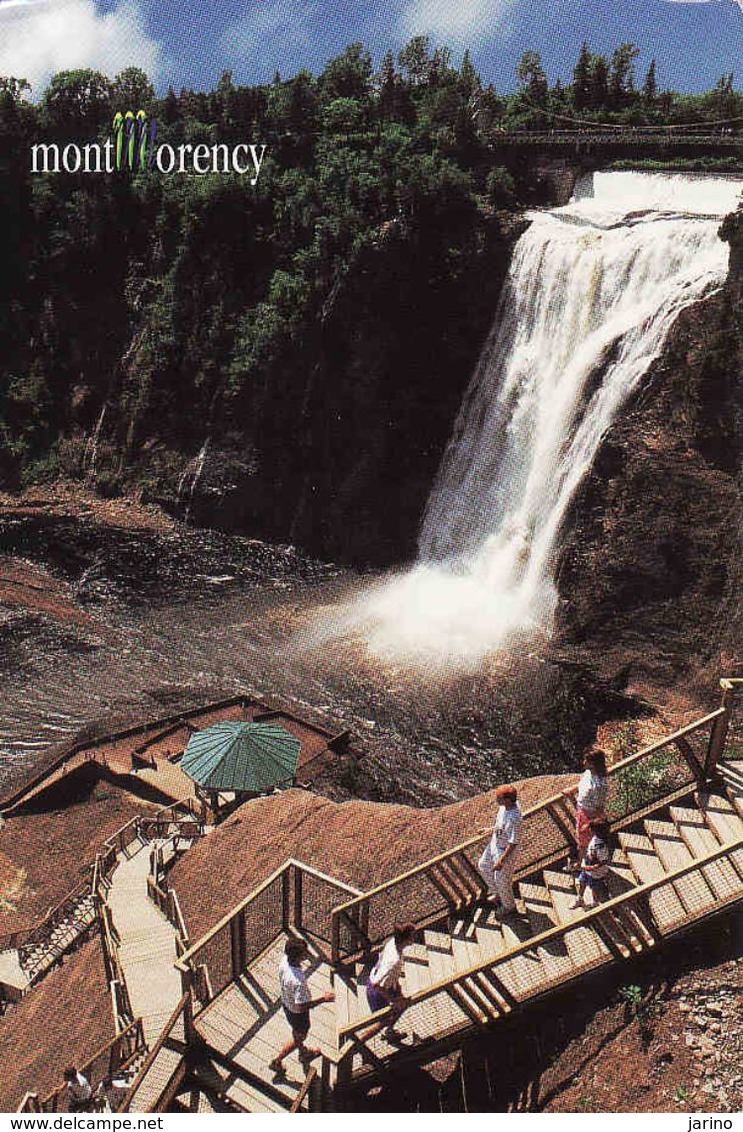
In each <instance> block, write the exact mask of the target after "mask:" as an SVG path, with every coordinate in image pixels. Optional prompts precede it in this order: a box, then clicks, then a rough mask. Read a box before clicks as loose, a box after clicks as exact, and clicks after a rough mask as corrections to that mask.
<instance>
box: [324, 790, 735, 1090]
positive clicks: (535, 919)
mask: <svg viewBox="0 0 743 1132" xmlns="http://www.w3.org/2000/svg"><path fill="white" fill-rule="evenodd" d="M619 841H620V846H621V848H620V849H618V850H617V851H615V854H614V857H613V860H612V865H611V877H610V881H609V889H610V899H609V900H608V901H606V902H605V903H604V904H603V905H601V904H597V905H595V906H594V907H592V908H591V907H588V908H587V909H585V910H584V909H582V908H580V907H577V908H576V907H575V901H576V887H575V881H574V879H573V877H572V876H571V875H570V874H569V873H568V872H566V871H561V870H559V869H558V868H556V867H549V868H545V869H542V870H541V871H539V872H538V873H535V874H534V875H531V876H528V877H524V878H522V879H521V880H520V881H518V883H517V884H516V886H515V891H516V894H517V913H516V914H515V915H514V916H512V917H507V918H503V917H502V916H500V915H498V914H497V913H496V912H494V911H493V910H492V908H491V907H490V906H489V904H487V903H482V902H481V901H476V900H470V903H469V904H468V905H465V904H464V903H463V902H464V900H465V898H466V892H467V890H466V889H465V887H464V885H463V886H462V888H461V889H460V890H459V892H458V893H457V897H458V899H457V912H456V913H455V914H453V915H452V916H451V917H450V918H449V921H448V923H446V924H439V925H438V926H437V927H436V928H426V929H425V930H424V931H423V933H422V942H420V943H417V944H416V945H414V946H413V947H411V948H408V949H407V950H406V953H405V989H406V994H407V995H408V997H409V998H410V1006H409V1007H408V1009H407V1010H406V1012H405V1014H404V1015H403V1018H402V1020H401V1022H400V1024H399V1028H401V1029H403V1030H404V1031H407V1033H408V1034H409V1035H410V1044H409V1045H408V1046H403V1047H402V1048H401V1047H400V1046H399V1045H397V1044H392V1043H391V1042H389V1041H388V1040H387V1039H386V1038H385V1036H384V1028H385V1026H386V1022H387V1019H386V1018H385V1016H384V1014H383V1013H382V1014H380V1015H377V1016H372V1015H371V1013H370V1011H369V1008H368V1005H367V1003H366V994H365V987H364V983H365V981H366V971H367V970H368V964H366V965H364V964H363V963H362V962H356V963H354V964H353V965H352V966H351V968H350V969H346V970H345V971H344V972H343V974H339V973H334V975H333V985H334V987H335V989H336V993H337V999H336V1004H335V1005H336V1016H337V1025H338V1035H339V1048H340V1049H341V1050H343V1048H344V1045H345V1043H350V1051H352V1054H353V1056H354V1057H355V1058H356V1061H357V1062H358V1064H357V1066H356V1070H355V1073H357V1074H358V1073H361V1075H362V1076H363V1075H369V1074H371V1075H375V1074H376V1075H378V1074H379V1073H380V1072H383V1071H385V1070H388V1069H390V1068H392V1067H393V1066H394V1064H395V1063H396V1062H401V1063H402V1062H405V1061H410V1060H412V1059H415V1060H422V1059H424V1058H425V1057H426V1056H428V1057H431V1056H433V1055H434V1054H435V1051H436V1050H439V1049H441V1048H442V1045H443V1044H444V1042H445V1039H446V1038H447V1037H449V1036H451V1037H454V1036H456V1035H457V1034H459V1037H460V1038H461V1035H462V1033H463V1032H464V1031H465V1030H467V1029H472V1028H483V1027H486V1026H489V1025H491V1024H492V1023H494V1022H497V1020H498V1019H499V1018H502V1017H504V1016H506V1015H508V1014H510V1013H511V1012H512V1011H513V1010H514V1009H516V1008H517V1007H518V1006H520V1005H522V1004H524V1003H526V1002H527V1001H529V1000H534V999H536V998H538V997H541V996H542V995H544V994H546V993H548V992H549V991H550V990H552V989H554V988H556V987H558V986H563V985H565V984H566V983H569V982H571V981H573V980H575V979H578V978H579V977H581V976H583V975H585V974H586V973H588V972H589V971H591V970H594V969H596V968H598V967H601V966H604V965H608V964H610V963H614V962H617V961H624V960H629V959H632V958H633V957H635V956H637V955H640V954H642V953H643V952H645V951H647V950H648V949H650V948H653V947H655V946H656V945H657V944H658V942H659V941H660V940H661V939H662V938H663V937H664V936H666V935H670V934H672V933H675V932H677V931H680V930H683V929H684V928H685V927H686V926H689V925H690V924H692V923H695V922H698V921H699V920H701V919H703V918H706V917H708V916H709V915H712V914H714V913H716V912H718V911H719V910H721V909H722V908H723V907H726V906H729V905H731V904H732V903H735V902H738V901H741V900H743V787H741V789H740V790H739V791H736V790H733V789H731V788H730V787H726V788H724V789H723V790H720V791H718V792H715V793H711V794H709V795H700V794H699V793H690V795H689V796H688V797H687V798H686V799H684V800H683V804H677V805H676V804H674V805H670V806H668V807H663V808H661V809H660V810H659V811H658V813H657V816H656V815H654V816H652V817H651V816H648V817H647V818H643V819H642V820H640V821H638V822H637V823H635V824H633V825H632V826H631V827H630V828H628V829H627V830H625V831H622V832H620V834H619ZM673 877H676V879H673V880H671V879H670V878H673ZM648 886H651V887H650V889H649V890H648ZM589 894H590V890H589V893H587V896H588V895H589ZM633 895H634V896H635V897H636V898H634V899H633ZM350 1056H351V1054H350V1053H349V1057H350Z"/></svg>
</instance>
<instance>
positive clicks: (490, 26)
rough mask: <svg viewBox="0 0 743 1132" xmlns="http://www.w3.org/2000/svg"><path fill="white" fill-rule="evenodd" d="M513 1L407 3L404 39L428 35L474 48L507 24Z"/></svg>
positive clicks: (418, 0)
mask: <svg viewBox="0 0 743 1132" xmlns="http://www.w3.org/2000/svg"><path fill="white" fill-rule="evenodd" d="M514 3H515V0H410V3H408V5H407V7H406V9H405V11H404V12H403V15H402V21H401V30H402V32H403V33H404V34H405V35H406V36H413V35H431V36H433V37H434V38H435V39H445V40H446V41H447V42H449V43H458V44H460V45H462V46H465V47H466V46H471V47H474V46H476V43H477V40H478V39H489V38H490V36H491V35H492V33H493V32H494V31H496V30H498V31H502V30H504V28H505V27H507V25H508V16H509V14H510V10H511V8H512V7H513V6H514Z"/></svg>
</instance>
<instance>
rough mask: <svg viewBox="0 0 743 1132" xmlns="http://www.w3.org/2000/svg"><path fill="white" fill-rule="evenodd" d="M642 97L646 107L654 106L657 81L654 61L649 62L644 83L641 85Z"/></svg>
mask: <svg viewBox="0 0 743 1132" xmlns="http://www.w3.org/2000/svg"><path fill="white" fill-rule="evenodd" d="M642 97H643V101H644V102H645V105H646V106H651V107H652V106H655V103H656V102H657V100H658V81H657V79H656V74H655V59H651V60H650V66H649V67H648V73H647V75H646V76H645V82H644V83H643V84H642Z"/></svg>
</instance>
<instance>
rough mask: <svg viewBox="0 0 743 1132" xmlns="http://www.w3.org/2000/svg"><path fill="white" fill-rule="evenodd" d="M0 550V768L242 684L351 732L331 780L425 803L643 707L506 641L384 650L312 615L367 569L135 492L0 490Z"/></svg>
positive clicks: (543, 767) (358, 583) (574, 666)
mask: <svg viewBox="0 0 743 1132" xmlns="http://www.w3.org/2000/svg"><path fill="white" fill-rule="evenodd" d="M0 554H2V555H3V556H4V557H3V561H4V563H5V565H4V567H3V570H2V571H0V574H3V573H4V576H5V583H4V584H3V582H2V579H0V606H1V607H2V610H3V624H2V626H1V627H0V633H2V637H3V644H4V649H3V652H2V657H1V658H0V674H1V678H2V685H3V694H4V710H3V717H2V721H0V761H1V764H2V770H1V771H0V773H2V774H3V776H4V777H5V779H6V780H7V779H8V778H9V777H11V776H12V774H13V768H14V767H16V766H18V765H19V763H22V764H23V765H29V764H30V763H32V762H33V761H34V760H35V759H38V758H39V757H40V755H41V753H42V752H43V751H44V750H45V749H46V748H48V746H49V744H50V743H54V742H59V741H62V740H64V739H65V738H69V737H70V736H71V735H72V734H73V733H74V732H75V731H76V730H78V729H79V728H80V727H82V726H86V725H89V724H90V723H91V722H92V721H94V720H100V719H101V718H105V717H106V716H110V715H111V714H112V713H113V714H114V715H115V716H116V717H117V719H126V718H130V717H132V716H137V717H141V716H142V715H145V716H146V715H150V716H152V715H158V714H162V708H163V706H164V705H166V706H167V707H168V708H170V707H175V706H177V705H178V704H180V703H186V702H193V700H194V699H198V698H208V697H210V696H213V695H215V694H221V693H232V692H237V691H248V692H254V693H258V694H271V695H278V696H280V697H282V698H284V699H285V700H286V701H287V702H288V703H290V704H292V705H294V706H295V707H296V708H297V709H299V710H300V711H302V710H315V711H319V712H320V713H321V714H323V715H324V716H325V717H327V718H329V719H331V720H332V721H333V722H335V723H337V724H338V725H339V726H341V727H348V728H350V729H351V731H352V732H353V734H354V737H355V741H356V743H357V744H358V745H359V746H360V747H361V748H362V750H363V751H364V753H365V758H364V759H363V760H362V761H361V763H360V764H359V766H358V768H357V769H356V770H355V771H354V773H353V774H352V775H351V776H350V777H349V774H348V771H347V768H346V770H345V771H344V772H343V776H342V777H341V778H340V779H337V780H334V781H328V782H327V783H324V788H325V789H326V790H327V791H328V792H329V793H332V794H334V796H339V797H344V796H345V797H348V796H361V797H367V798H373V799H377V800H383V801H389V800H395V801H406V802H409V803H412V804H414V805H430V804H435V803H438V802H446V801H452V800H454V799H457V798H462V797H466V796H468V795H470V794H473V793H477V792H479V791H482V790H487V789H489V788H491V787H492V785H493V784H494V782H497V781H499V780H502V779H503V778H512V777H513V778H523V777H527V776H529V775H532V774H538V773H542V772H563V771H566V770H571V769H573V768H574V767H575V766H577V765H578V763H579V758H580V754H581V752H582V750H583V749H584V747H585V746H586V745H587V744H588V743H590V742H591V741H592V740H593V739H594V738H595V736H596V733H597V729H598V728H599V727H605V726H606V724H607V721H613V720H617V719H624V720H626V719H628V718H629V719H635V720H638V719H639V720H642V719H644V718H647V719H651V718H652V715H653V712H652V709H651V707H650V706H649V705H648V704H646V703H643V701H642V699H641V698H639V697H635V696H627V695H625V694H624V692H623V691H622V689H621V687H620V686H619V685H617V684H612V683H611V682H603V683H602V682H599V681H595V680H594V679H593V678H592V677H591V674H590V671H588V670H587V669H586V668H585V667H583V666H581V665H580V664H579V663H576V662H575V660H574V659H570V660H565V661H563V660H562V659H560V658H559V657H558V658H557V659H554V660H552V659H550V658H549V657H548V656H540V655H537V654H536V653H529V652H523V653H521V654H519V655H511V656H507V657H506V656H497V657H493V658H491V659H490V660H489V661H488V663H486V664H483V665H482V666H481V668H480V670H478V671H477V672H474V673H466V674H463V673H460V674H449V675H443V676H442V675H441V674H437V675H436V676H434V675H432V674H430V673H429V674H427V673H425V672H424V673H421V672H420V671H415V670H407V669H404V668H401V667H400V666H394V665H391V664H388V663H383V662H382V661H380V660H378V659H376V658H374V657H372V656H371V655H370V654H369V653H368V652H367V651H366V650H365V648H364V645H363V641H360V640H359V639H357V638H353V637H343V636H342V635H338V634H335V635H333V634H331V635H329V636H327V637H325V638H324V637H323V632H322V631H319V630H318V627H320V628H321V629H322V627H323V626H327V625H328V624H332V623H333V619H334V618H336V617H337V616H338V610H339V609H342V608H343V607H344V604H345V603H347V602H348V600H349V599H351V598H353V597H355V596H356V595H358V594H359V592H362V591H363V590H364V588H365V587H366V586H368V585H369V584H371V583H372V582H373V581H374V580H375V579H376V576H375V575H360V574H358V573H356V572H353V571H350V570H348V569H342V568H339V567H337V566H333V565H332V564H324V563H320V562H318V561H316V560H314V559H312V558H310V557H309V556H307V555H304V554H302V553H301V552H299V551H298V550H297V549H296V548H294V547H289V546H278V547H277V546H270V545H268V544H265V543H262V542H258V541H256V540H250V539H244V538H239V537H232V536H228V535H225V534H221V533H217V532H213V531H208V530H194V529H192V528H190V527H186V526H184V525H183V524H180V523H176V522H174V521H173V520H172V519H170V518H168V517H167V516H166V515H164V514H163V513H162V512H160V511H159V510H158V509H157V508H154V507H142V506H141V505H139V504H137V502H136V501H135V500H116V501H105V500H100V499H98V498H96V497H95V496H94V495H92V494H90V493H88V492H86V491H84V490H82V489H80V488H79V487H64V486H58V487H57V488H56V489H54V490H48V491H44V492H41V491H35V492H34V493H33V494H26V495H25V496H22V497H5V499H4V500H2V501H1V502H0ZM22 576H23V577H25V579H26V582H27V583H28V584H27V586H26V588H25V589H24V588H23V587H22V586H18V585H17V584H16V582H17V580H18V579H19V578H20V577H22ZM42 593H43V595H44V600H43V603H41V604H40V597H41V595H42ZM24 594H25V598H24ZM686 708H687V709H689V708H690V705H688V704H687V705H686Z"/></svg>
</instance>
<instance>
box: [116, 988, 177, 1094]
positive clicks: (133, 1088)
mask: <svg viewBox="0 0 743 1132" xmlns="http://www.w3.org/2000/svg"><path fill="white" fill-rule="evenodd" d="M190 1001H191V996H190V994H188V993H184V994H183V995H181V998H180V1000H179V1002H178V1005H177V1006H176V1007H175V1009H174V1010H173V1012H172V1014H171V1015H170V1017H169V1018H168V1020H167V1022H166V1023H165V1026H164V1027H163V1029H162V1031H161V1032H160V1036H159V1037H158V1039H157V1041H156V1042H155V1044H154V1046H153V1047H152V1049H151V1050H150V1051H149V1053H148V1054H147V1057H146V1058H145V1060H144V1062H143V1063H142V1065H141V1066H140V1068H139V1072H138V1073H137V1075H136V1077H135V1078H134V1080H133V1081H132V1083H131V1085H130V1086H129V1088H128V1089H127V1092H126V1096H125V1097H124V1099H123V1100H122V1102H121V1104H120V1105H119V1107H118V1110H117V1111H118V1112H127V1111H129V1106H130V1105H131V1103H132V1101H133V1099H134V1097H135V1096H136V1094H137V1091H138V1090H139V1089H140V1088H141V1086H142V1083H143V1082H144V1080H145V1078H146V1077H147V1074H148V1073H149V1072H150V1069H152V1066H153V1065H154V1063H155V1061H156V1060H157V1057H158V1055H159V1054H160V1051H161V1050H162V1048H163V1046H164V1045H165V1043H166V1041H167V1040H168V1039H169V1038H170V1036H171V1034H172V1032H173V1030H174V1029H175V1026H176V1024H177V1022H178V1019H179V1018H181V1016H182V1017H183V1025H184V1036H185V1032H186V1031H187V1029H188V1010H189V1006H190ZM184 1045H185V1040H184ZM168 1084H169V1082H168ZM166 1087H167V1086H166ZM160 1095H161V1096H162V1094H160ZM159 1099H160V1098H159V1097H158V1100H159ZM150 1111H152V1110H150Z"/></svg>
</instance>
